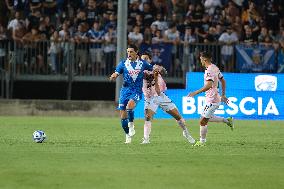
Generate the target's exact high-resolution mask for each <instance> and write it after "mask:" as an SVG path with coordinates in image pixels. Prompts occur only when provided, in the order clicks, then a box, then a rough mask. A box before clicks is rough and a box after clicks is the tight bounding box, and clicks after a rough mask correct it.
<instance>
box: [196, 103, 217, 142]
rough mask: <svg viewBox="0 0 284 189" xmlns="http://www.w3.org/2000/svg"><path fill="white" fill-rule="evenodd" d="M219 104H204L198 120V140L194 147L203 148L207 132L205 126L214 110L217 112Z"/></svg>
mask: <svg viewBox="0 0 284 189" xmlns="http://www.w3.org/2000/svg"><path fill="white" fill-rule="evenodd" d="M218 107H219V104H206V105H205V107H204V109H203V112H202V114H201V118H200V122H199V123H200V140H199V142H197V143H196V146H203V145H205V142H206V136H207V132H208V128H207V124H208V121H209V119H210V117H212V116H213V115H214V112H215V110H217V109H218Z"/></svg>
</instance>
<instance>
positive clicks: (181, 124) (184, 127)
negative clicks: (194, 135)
mask: <svg viewBox="0 0 284 189" xmlns="http://www.w3.org/2000/svg"><path fill="white" fill-rule="evenodd" d="M177 123H178V125H179V126H180V128H182V130H184V131H187V128H186V126H185V120H184V119H180V120H178V121H177Z"/></svg>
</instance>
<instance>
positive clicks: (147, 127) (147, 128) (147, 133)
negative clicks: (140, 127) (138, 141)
mask: <svg viewBox="0 0 284 189" xmlns="http://www.w3.org/2000/svg"><path fill="white" fill-rule="evenodd" d="M151 127H152V123H151V121H145V123H144V138H149V137H150V134H151Z"/></svg>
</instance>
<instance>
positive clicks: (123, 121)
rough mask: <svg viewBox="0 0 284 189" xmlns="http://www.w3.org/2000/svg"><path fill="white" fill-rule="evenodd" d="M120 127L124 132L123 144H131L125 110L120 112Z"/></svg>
mask: <svg viewBox="0 0 284 189" xmlns="http://www.w3.org/2000/svg"><path fill="white" fill-rule="evenodd" d="M120 118H121V127H122V129H123V130H124V132H125V144H129V143H131V136H130V135H129V128H128V118H127V112H126V111H125V110H120Z"/></svg>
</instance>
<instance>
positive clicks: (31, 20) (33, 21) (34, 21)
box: [26, 10, 41, 30]
mask: <svg viewBox="0 0 284 189" xmlns="http://www.w3.org/2000/svg"><path fill="white" fill-rule="evenodd" d="M40 18H41V13H40V11H39V10H36V11H35V12H31V14H30V15H29V16H28V17H27V18H26V22H27V29H28V30H31V28H32V27H33V28H38V27H39V24H40Z"/></svg>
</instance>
